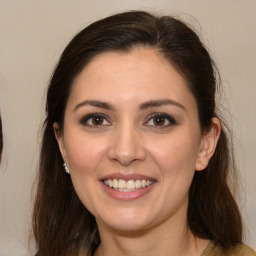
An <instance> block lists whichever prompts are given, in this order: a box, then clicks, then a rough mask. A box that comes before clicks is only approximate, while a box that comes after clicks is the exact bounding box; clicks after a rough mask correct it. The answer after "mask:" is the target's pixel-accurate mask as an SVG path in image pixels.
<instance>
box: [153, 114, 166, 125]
mask: <svg viewBox="0 0 256 256" xmlns="http://www.w3.org/2000/svg"><path fill="white" fill-rule="evenodd" d="M165 122H166V118H165V117H162V116H157V117H154V118H153V123H154V125H155V126H163V125H165Z"/></svg>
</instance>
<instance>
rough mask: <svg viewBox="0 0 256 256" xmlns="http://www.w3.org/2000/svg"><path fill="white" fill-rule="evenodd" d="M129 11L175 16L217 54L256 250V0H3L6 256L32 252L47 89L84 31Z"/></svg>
mask: <svg viewBox="0 0 256 256" xmlns="http://www.w3.org/2000/svg"><path fill="white" fill-rule="evenodd" d="M129 9H146V10H149V11H151V10H155V11H158V12H161V13H166V14H172V13H174V14H176V15H178V16H180V17H181V18H183V19H185V20H187V21H189V22H190V23H192V24H194V26H195V27H196V28H197V29H198V30H199V31H201V33H202V36H203V38H204V41H205V43H206V45H207V46H208V47H209V48H210V49H211V52H212V54H213V56H214V57H215V60H216V62H217V64H218V66H219V68H220V71H221V74H222V78H223V84H224V87H225V96H224V97H223V98H222V99H223V101H224V105H225V106H229V109H230V112H231V113H232V120H233V127H234V135H235V145H236V149H237V150H236V154H237V160H238V164H239V169H240V171H241V176H242V179H241V180H242V183H243V184H244V191H242V195H241V206H242V209H243V216H244V220H245V224H246V242H247V243H248V244H250V245H251V246H253V247H256V202H255V194H256V168H255V156H256V153H255V152H256V133H255V127H256V115H255V112H256V103H255V94H256V73H255V60H256V49H255V47H256V29H255V27H256V15H255V10H256V1H255V0H251V1H250V0H215V1H210V0H208V1H207V0H194V1H191V0H187V1H186V0H183V1H182V0H180V1H178V0H176V1H174V0H173V1H172V0H136V1H133V0H129V1H125V0H105V1H96V0H91V1H90V0H84V1H72V0H69V1H56V0H55V1H54V0H52V1H46V0H44V1H43V0H42V1H28V0H19V1H14V0H6V1H2V0H0V109H1V112H2V116H3V117H2V118H3V125H4V127H3V131H4V137H5V138H4V161H3V163H2V165H1V170H0V207H1V208H0V256H10V255H12V256H16V255H17V256H18V255H19V256H22V255H32V254H31V253H28V252H27V248H28V246H27V237H28V233H29V229H30V209H31V190H32V180H33V178H34V176H35V170H36V165H37V161H38V160H37V159H38V149H39V146H38V144H39V140H40V129H39V127H40V125H41V124H42V121H43V118H44V101H45V88H46V86H47V82H48V80H49V77H50V74H51V72H52V70H53V67H54V65H55V63H56V61H57V59H58V57H59V55H60V53H61V52H62V50H63V48H64V47H65V45H66V44H67V43H68V42H69V40H70V39H71V38H72V36H73V35H74V34H75V33H77V32H78V31H79V30H80V29H82V28H83V27H84V26H85V25H88V24H89V23H90V22H92V21H94V20H96V19H98V18H102V17H104V16H106V15H109V14H113V13H116V12H118V11H124V10H129ZM191 15H192V16H191ZM194 17H195V18H194ZM197 21H198V22H199V24H200V25H199V24H198V23H197Z"/></svg>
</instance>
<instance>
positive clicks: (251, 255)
mask: <svg viewBox="0 0 256 256" xmlns="http://www.w3.org/2000/svg"><path fill="white" fill-rule="evenodd" d="M237 247H238V248H237V255H239V256H256V251H254V250H253V249H252V248H251V247H249V246H247V245H245V244H242V245H239V246H237Z"/></svg>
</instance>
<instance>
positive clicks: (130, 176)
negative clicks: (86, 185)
mask: <svg viewBox="0 0 256 256" xmlns="http://www.w3.org/2000/svg"><path fill="white" fill-rule="evenodd" d="M113 179H117V180H125V181H128V180H150V181H155V179H154V178H152V177H149V176H145V175H141V174H135V173H134V174H122V173H112V174H109V175H105V176H103V177H101V178H100V180H101V181H103V180H113Z"/></svg>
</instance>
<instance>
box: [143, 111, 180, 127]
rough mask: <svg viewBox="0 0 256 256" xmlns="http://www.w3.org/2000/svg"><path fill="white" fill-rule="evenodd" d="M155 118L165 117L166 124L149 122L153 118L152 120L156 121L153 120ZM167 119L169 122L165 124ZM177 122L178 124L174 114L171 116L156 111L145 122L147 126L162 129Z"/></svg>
mask: <svg viewBox="0 0 256 256" xmlns="http://www.w3.org/2000/svg"><path fill="white" fill-rule="evenodd" d="M154 118H161V119H163V120H164V124H163V125H156V124H151V125H148V124H147V123H149V122H150V121H151V120H152V122H154V121H153V120H154ZM166 120H167V122H168V124H165V123H166ZM175 124H177V122H176V120H175V119H174V118H173V117H172V116H169V115H167V114H165V113H154V114H152V115H151V116H150V117H149V119H148V121H147V122H145V123H144V125H145V126H154V127H155V128H160V129H163V128H167V127H169V126H171V125H175Z"/></svg>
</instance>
